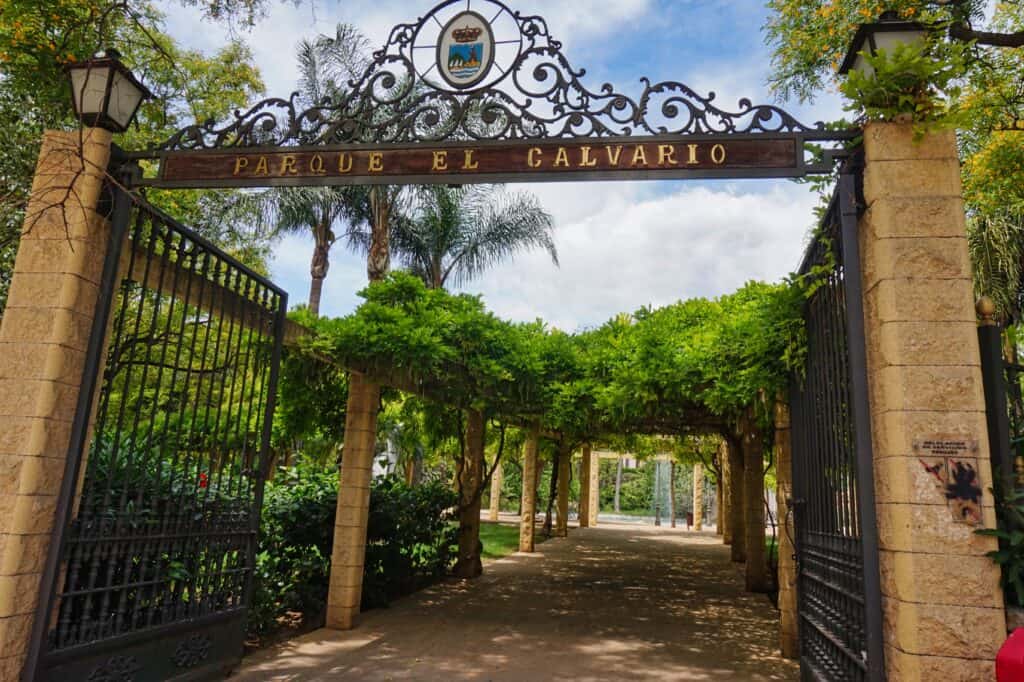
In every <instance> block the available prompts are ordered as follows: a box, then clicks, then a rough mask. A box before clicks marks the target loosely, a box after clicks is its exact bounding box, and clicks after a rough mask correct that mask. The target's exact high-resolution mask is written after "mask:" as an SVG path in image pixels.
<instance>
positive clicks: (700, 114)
mask: <svg viewBox="0 0 1024 682" xmlns="http://www.w3.org/2000/svg"><path fill="white" fill-rule="evenodd" d="M462 8H467V9H469V10H472V11H475V12H477V13H478V14H480V15H482V16H486V17H489V18H490V21H491V23H492V24H496V23H497V22H504V24H505V27H506V29H508V28H511V32H513V33H514V35H511V36H509V37H507V38H505V39H503V40H496V41H495V42H497V43H498V44H499V46H501V47H502V48H505V47H508V48H511V49H514V50H515V54H514V56H512V57H511V58H510V59H506V65H504V66H502V64H500V63H498V64H496V65H495V68H494V69H492V70H491V71H492V73H490V74H488V75H487V76H486V77H485V78H484V79H483V80H482V81H481V85H480V87H474V88H469V89H460V88H458V87H452V86H450V85H448V84H447V83H445V82H444V80H443V79H440V78H436V77H432V71H431V69H427V68H425V67H424V66H422V65H421V62H422V59H421V57H420V55H421V53H424V54H430V55H431V56H432V55H433V54H434V52H433V50H434V49H435V48H436V45H435V44H433V43H430V42H429V41H430V40H431V39H432V38H434V37H435V36H434V32H435V31H437V30H438V28H437V27H440V26H443V25H444V24H445V23H446V20H448V19H449V18H450V16H451V15H453V14H454V13H457V12H458V11H459V10H461V9H462ZM488 10H490V11H488ZM506 32H508V31H506ZM508 51H509V50H507V49H505V50H503V52H506V53H507V52H508ZM495 57H497V55H495ZM435 66H436V65H435ZM585 75H586V70H584V69H578V68H575V67H574V66H573V65H572V63H571V62H570V61H569V59H568V58H567V57H566V55H565V54H564V52H563V51H562V43H561V42H560V41H558V40H556V39H555V38H554V37H553V36H552V34H551V32H550V30H549V28H548V24H547V22H546V21H545V19H544V18H543V17H541V16H533V15H523V14H520V13H519V12H517V11H514V10H512V9H510V8H509V7H508V6H507V5H505V4H504V3H503V2H501V1H500V0H447V1H446V2H443V3H442V4H440V5H438V6H436V7H434V8H433V9H432V10H431V11H430V12H428V13H427V14H426V15H425V16H423V17H421V18H420V19H418V20H417V21H416V22H414V23H408V24H399V25H397V26H395V27H394V28H392V30H391V33H390V35H389V37H388V40H387V42H386V44H385V45H384V47H383V48H381V49H380V50H378V51H376V52H374V53H373V56H372V58H371V59H370V61H369V63H368V65H367V67H366V70H365V72H364V73H363V74H362V75H361V76H360V77H359V78H358V79H356V80H353V81H350V82H349V83H348V84H347V88H346V89H345V90H344V91H342V93H341V94H340V95H338V96H336V97H330V98H326V99H324V100H322V101H319V102H305V101H303V99H302V98H301V96H300V94H299V93H298V92H295V93H292V94H291V96H290V97H289V98H288V99H281V98H271V99H266V100H263V101H261V102H259V103H257V104H255V105H254V106H252V107H250V108H249V109H247V110H244V111H241V110H239V111H235V112H234V119H233V120H231V121H229V122H226V123H220V124H218V123H217V122H214V121H207V122H204V123H197V124H194V125H190V126H187V127H185V128H182V129H181V130H179V131H177V132H176V133H175V134H174V135H172V136H171V137H170V138H169V139H167V140H166V141H164V142H163V143H161V144H159V145H158V146H157V147H156V148H155V149H154V151H172V150H212V149H224V148H245V147H272V146H302V147H310V146H332V145H348V144H397V143H437V142H446V141H485V140H486V141H498V140H542V139H543V140H559V139H581V138H582V139H586V138H612V137H633V136H665V135H672V136H682V135H686V136H713V135H740V134H780V133H781V134H792V133H800V134H803V135H805V136H806V138H807V139H813V140H824V139H844V138H849V137H851V136H852V135H853V134H854V133H850V132H849V131H840V132H836V131H828V130H826V129H825V126H824V124H822V123H816V124H815V125H813V126H809V125H805V124H804V123H801V122H800V121H798V120H797V119H796V118H795V117H794V116H792V115H791V114H789V113H788V112H786V111H784V110H783V109H781V108H780V107H778V106H775V105H771V104H754V103H752V102H751V100H749V99H741V100H740V101H739V102H738V104H737V106H736V107H735V108H723V107H719V106H718V105H717V103H716V102H715V99H716V97H715V93H714V92H711V93H709V94H708V95H706V96H705V95H701V94H699V93H697V92H696V91H694V90H693V89H692V88H690V87H689V86H687V85H685V84H684V83H681V82H676V81H663V82H658V83H654V82H652V81H650V80H649V79H647V78H641V79H640V82H641V84H642V85H643V90H642V92H641V93H640V96H639V97H638V98H636V99H634V98H631V97H630V96H629V95H627V94H625V93H624V92H622V91H620V90H618V89H616V88H615V87H614V86H613V85H612V84H610V83H605V84H603V85H602V86H601V87H600V88H598V89H597V90H592V89H590V88H589V87H588V86H587V85H586V84H585V83H584V82H583V78H584V77H585Z"/></svg>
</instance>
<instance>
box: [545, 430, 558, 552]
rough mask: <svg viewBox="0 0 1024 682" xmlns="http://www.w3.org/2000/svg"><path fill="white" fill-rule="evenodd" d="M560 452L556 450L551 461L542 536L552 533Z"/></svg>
mask: <svg viewBox="0 0 1024 682" xmlns="http://www.w3.org/2000/svg"><path fill="white" fill-rule="evenodd" d="M561 454H562V453H561V451H560V450H559V449H558V448H556V449H555V454H554V459H552V460H551V481H550V485H549V486H548V508H547V511H545V512H544V527H543V530H544V536H545V537H551V534H552V532H553V527H554V526H553V523H552V520H553V516H552V515H553V512H554V508H555V500H556V499H557V498H558V470H559V465H558V463H559V462H560V461H561Z"/></svg>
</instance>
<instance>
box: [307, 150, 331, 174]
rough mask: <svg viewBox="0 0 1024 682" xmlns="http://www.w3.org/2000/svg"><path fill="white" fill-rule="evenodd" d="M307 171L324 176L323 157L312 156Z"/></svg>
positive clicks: (325, 172) (325, 170) (325, 171)
mask: <svg viewBox="0 0 1024 682" xmlns="http://www.w3.org/2000/svg"><path fill="white" fill-rule="evenodd" d="M309 170H310V171H311V172H313V173H314V174H316V175H326V174H327V169H326V168H325V167H324V157H322V156H320V155H319V154H314V155H313V158H312V159H310V160H309Z"/></svg>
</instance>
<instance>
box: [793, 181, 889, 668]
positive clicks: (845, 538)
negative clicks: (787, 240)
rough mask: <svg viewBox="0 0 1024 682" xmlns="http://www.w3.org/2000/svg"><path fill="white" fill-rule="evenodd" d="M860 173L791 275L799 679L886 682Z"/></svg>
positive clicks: (837, 198) (839, 195) (842, 187)
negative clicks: (798, 338)
mask: <svg viewBox="0 0 1024 682" xmlns="http://www.w3.org/2000/svg"><path fill="white" fill-rule="evenodd" d="M857 181H858V174H857V173H856V172H855V171H854V170H853V169H851V168H849V163H848V167H847V168H845V169H844V173H843V174H842V175H841V176H840V181H839V186H838V188H837V190H836V193H835V195H834V196H833V198H832V201H831V204H830V205H829V208H828V211H827V214H826V216H825V218H824V220H823V221H822V223H821V226H820V229H819V231H818V233H817V234H816V235H815V237H814V240H813V242H812V244H811V246H810V248H809V249H808V252H807V255H806V257H805V259H804V263H803V266H802V268H801V273H802V274H804V275H807V276H808V277H810V278H811V280H812V281H813V282H814V286H816V287H817V288H816V289H815V290H814V292H813V294H812V295H811V296H810V298H809V300H808V301H807V306H806V309H805V320H806V323H807V327H806V328H807V361H806V365H805V372H804V374H803V376H800V377H796V378H795V379H794V381H793V387H792V416H793V497H794V500H793V502H794V504H793V508H794V515H795V519H794V520H795V525H796V534H797V537H796V550H797V572H798V574H797V595H798V602H799V606H798V608H799V619H800V621H799V622H800V669H801V672H802V677H803V679H805V680H829V681H845V680H870V681H875V680H884V679H885V674H884V666H883V658H882V657H883V653H882V614H881V596H880V588H879V568H878V530H877V525H876V523H875V503H874V481H873V471H872V454H871V430H870V414H869V411H868V410H869V406H868V389H867V371H866V359H865V346H864V315H863V302H862V288H861V272H860V254H859V245H858V241H857V191H858V188H857Z"/></svg>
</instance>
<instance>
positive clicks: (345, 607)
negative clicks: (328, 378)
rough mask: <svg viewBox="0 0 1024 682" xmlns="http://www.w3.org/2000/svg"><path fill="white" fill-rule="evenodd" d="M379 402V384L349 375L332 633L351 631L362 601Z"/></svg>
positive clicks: (329, 609)
mask: <svg viewBox="0 0 1024 682" xmlns="http://www.w3.org/2000/svg"><path fill="white" fill-rule="evenodd" d="M379 402H380V386H378V385H377V384H375V383H373V382H372V381H369V380H368V379H367V378H366V377H365V376H363V375H361V374H355V373H353V374H352V375H351V378H350V379H349V400H348V412H347V414H346V417H345V448H344V451H343V453H342V458H341V473H340V483H339V486H338V507H337V512H336V513H335V517H334V545H333V551H332V554H331V578H330V588H329V591H328V594H327V622H326V625H327V627H328V628H331V629H333V630H349V629H351V628H352V627H354V626H355V622H356V618H357V617H358V615H359V604H360V602H361V601H362V594H363V564H364V562H365V560H366V524H367V519H368V515H369V507H370V479H371V472H372V467H373V456H374V450H375V446H376V440H377V406H378V404H379Z"/></svg>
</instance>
